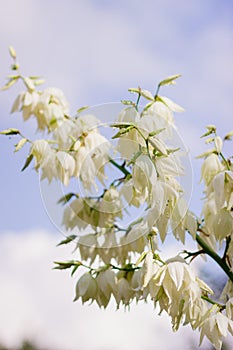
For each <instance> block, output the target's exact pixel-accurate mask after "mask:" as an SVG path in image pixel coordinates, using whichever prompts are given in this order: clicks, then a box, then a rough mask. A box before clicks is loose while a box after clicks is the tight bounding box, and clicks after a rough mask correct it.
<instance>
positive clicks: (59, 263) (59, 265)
mask: <svg viewBox="0 0 233 350" xmlns="http://www.w3.org/2000/svg"><path fill="white" fill-rule="evenodd" d="M54 264H57V266H55V267H54V269H55V270H65V269H69V268H71V267H72V266H74V265H75V262H74V261H73V260H71V261H67V262H66V261H64V262H63V261H54ZM80 264H81V263H80Z"/></svg>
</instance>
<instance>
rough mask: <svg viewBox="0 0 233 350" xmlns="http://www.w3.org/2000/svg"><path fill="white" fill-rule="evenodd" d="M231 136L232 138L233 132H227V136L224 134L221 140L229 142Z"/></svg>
mask: <svg viewBox="0 0 233 350" xmlns="http://www.w3.org/2000/svg"><path fill="white" fill-rule="evenodd" d="M232 136H233V130H232V131H230V132H228V134H226V135H225V136H224V139H223V140H228V141H229V140H231V139H232Z"/></svg>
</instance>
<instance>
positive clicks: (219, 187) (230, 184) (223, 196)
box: [211, 171, 233, 210]
mask: <svg viewBox="0 0 233 350" xmlns="http://www.w3.org/2000/svg"><path fill="white" fill-rule="evenodd" d="M211 189H212V190H213V192H214V199H215V203H216V208H217V210H219V209H222V208H225V207H226V208H227V209H228V210H231V208H232V206H233V172H232V171H224V172H221V173H219V174H217V175H216V176H215V177H214V179H213V181H212V186H211Z"/></svg>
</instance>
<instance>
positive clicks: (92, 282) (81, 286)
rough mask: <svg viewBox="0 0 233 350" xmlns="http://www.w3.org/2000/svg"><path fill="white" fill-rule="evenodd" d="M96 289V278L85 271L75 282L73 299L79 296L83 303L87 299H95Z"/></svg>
mask: <svg viewBox="0 0 233 350" xmlns="http://www.w3.org/2000/svg"><path fill="white" fill-rule="evenodd" d="M97 290H98V287H97V282H96V279H95V278H93V277H92V275H91V274H90V272H87V273H85V274H84V275H82V276H81V277H80V278H79V280H78V282H77V284H76V295H75V299H74V301H76V300H78V299H79V298H81V299H82V302H83V303H85V302H86V301H89V300H91V301H93V300H95V299H96V295H97Z"/></svg>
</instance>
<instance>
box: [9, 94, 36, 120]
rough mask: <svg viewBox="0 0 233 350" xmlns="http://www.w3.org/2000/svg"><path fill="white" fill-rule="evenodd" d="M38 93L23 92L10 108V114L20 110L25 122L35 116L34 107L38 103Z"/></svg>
mask: <svg viewBox="0 0 233 350" xmlns="http://www.w3.org/2000/svg"><path fill="white" fill-rule="evenodd" d="M39 97H40V95H39V93H38V92H37V91H25V92H22V93H21V94H19V95H18V96H17V98H16V100H15V102H14V104H13V106H12V109H11V113H14V112H17V111H20V110H22V113H23V119H24V120H27V119H29V117H30V116H31V115H33V114H35V110H36V106H37V104H38V101H39Z"/></svg>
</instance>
